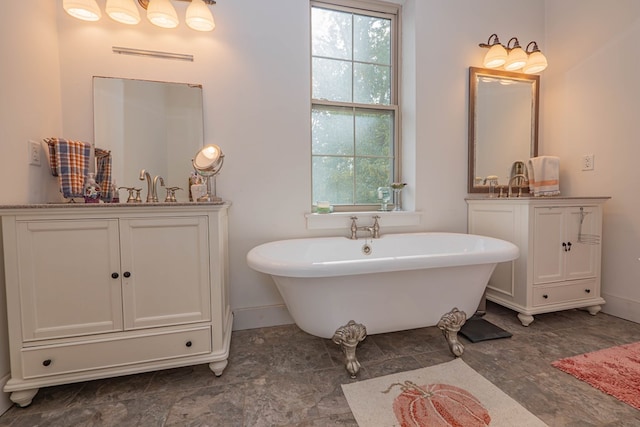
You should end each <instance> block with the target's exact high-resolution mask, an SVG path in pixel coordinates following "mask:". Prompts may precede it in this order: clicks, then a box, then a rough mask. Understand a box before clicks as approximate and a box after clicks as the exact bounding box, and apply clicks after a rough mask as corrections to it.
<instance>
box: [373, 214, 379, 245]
mask: <svg viewBox="0 0 640 427" xmlns="http://www.w3.org/2000/svg"><path fill="white" fill-rule="evenodd" d="M371 218H373V226H372V227H371V237H372V238H373V239H378V238H380V224H379V223H378V220H379V219H380V215H374V216H372V217H371Z"/></svg>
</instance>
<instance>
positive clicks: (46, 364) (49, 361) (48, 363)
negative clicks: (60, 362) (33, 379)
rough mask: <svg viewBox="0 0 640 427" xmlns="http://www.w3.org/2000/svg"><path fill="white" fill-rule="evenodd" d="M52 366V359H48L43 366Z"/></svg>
mask: <svg viewBox="0 0 640 427" xmlns="http://www.w3.org/2000/svg"><path fill="white" fill-rule="evenodd" d="M49 365H51V359H47V360H45V361H44V362H42V366H49Z"/></svg>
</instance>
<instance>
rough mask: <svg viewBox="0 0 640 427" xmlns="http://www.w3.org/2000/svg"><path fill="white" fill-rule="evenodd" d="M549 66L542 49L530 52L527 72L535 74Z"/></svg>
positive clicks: (525, 69) (525, 70)
mask: <svg viewBox="0 0 640 427" xmlns="http://www.w3.org/2000/svg"><path fill="white" fill-rule="evenodd" d="M546 68H547V58H545V56H544V55H543V54H542V52H540V51H536V52H531V53H530V54H529V60H527V64H526V65H525V66H524V69H523V70H522V71H524V73H525V74H535V73H539V72H541V71H544V69H546Z"/></svg>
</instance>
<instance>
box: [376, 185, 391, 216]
mask: <svg viewBox="0 0 640 427" xmlns="http://www.w3.org/2000/svg"><path fill="white" fill-rule="evenodd" d="M378 200H380V209H378V210H379V211H388V210H389V201H390V200H391V189H390V188H389V187H378Z"/></svg>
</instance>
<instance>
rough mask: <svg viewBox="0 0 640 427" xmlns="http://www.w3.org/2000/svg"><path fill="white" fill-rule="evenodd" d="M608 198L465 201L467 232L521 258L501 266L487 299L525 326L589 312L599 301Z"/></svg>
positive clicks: (597, 306)
mask: <svg viewBox="0 0 640 427" xmlns="http://www.w3.org/2000/svg"><path fill="white" fill-rule="evenodd" d="M607 199H608V198H607V197H590V198H574V197H553V198H508V199H500V198H494V199H489V198H482V199H480V198H479V199H471V198H470V199H467V204H468V209H469V211H468V229H469V233H472V234H481V235H486V236H492V237H497V238H500V239H503V240H508V241H510V242H512V243H514V244H516V245H517V246H518V247H519V248H520V258H518V259H517V260H515V261H512V262H510V263H502V264H499V265H498V266H497V267H496V270H495V272H494V274H493V276H492V277H491V279H490V280H489V284H488V286H487V291H486V297H487V299H488V300H490V301H493V302H496V303H498V304H501V305H503V306H505V307H509V308H511V309H513V310H515V311H517V312H518V318H519V319H520V321H521V322H522V324H523V325H524V326H528V325H529V324H530V323H531V322H533V320H534V318H533V315H534V314H539V313H548V312H552V311H558V310H566V309H570V308H586V309H587V310H588V311H589V313H591V314H593V315H595V314H596V313H598V312H599V311H600V309H601V307H600V305H601V304H604V303H605V301H604V299H602V297H601V296H600V258H601V247H602V244H601V241H602V238H601V235H602V205H603V204H604V203H605V202H606V200H607Z"/></svg>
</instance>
